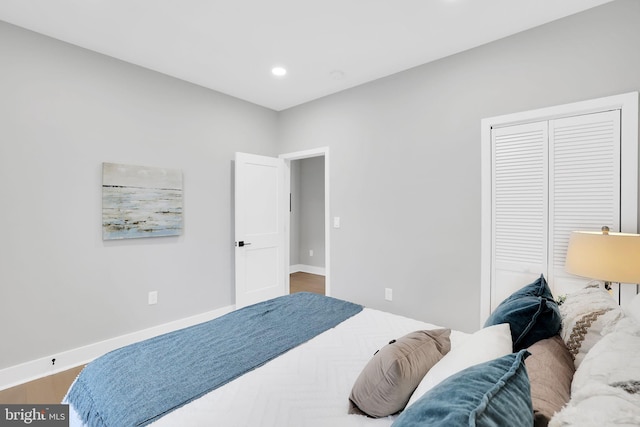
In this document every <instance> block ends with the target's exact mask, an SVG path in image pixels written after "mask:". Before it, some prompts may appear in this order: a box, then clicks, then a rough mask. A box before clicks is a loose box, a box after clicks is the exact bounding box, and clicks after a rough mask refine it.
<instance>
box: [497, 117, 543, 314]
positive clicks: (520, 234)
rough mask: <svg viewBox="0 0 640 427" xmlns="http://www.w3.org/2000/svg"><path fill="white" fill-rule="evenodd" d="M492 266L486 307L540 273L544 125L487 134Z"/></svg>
mask: <svg viewBox="0 0 640 427" xmlns="http://www.w3.org/2000/svg"><path fill="white" fill-rule="evenodd" d="M491 152H492V165H493V167H492V187H493V188H492V211H493V212H492V217H493V233H492V234H493V236H492V247H493V263H492V270H493V271H492V273H493V277H494V283H495V284H497V286H493V287H492V297H491V301H492V302H491V305H492V309H494V308H495V307H496V306H497V304H499V303H500V301H502V300H503V299H504V298H506V297H507V296H508V295H509V294H511V293H512V292H513V291H515V290H517V289H519V288H520V287H522V286H523V285H524V284H526V283H527V281H529V280H534V279H535V278H537V277H538V276H539V275H540V274H541V273H544V274H546V265H547V230H548V218H547V215H548V214H547V212H548V175H549V174H548V163H549V162H548V124H547V122H539V123H530V124H524V125H518V126H509V127H506V128H498V129H494V130H493V132H492V150H491Z"/></svg>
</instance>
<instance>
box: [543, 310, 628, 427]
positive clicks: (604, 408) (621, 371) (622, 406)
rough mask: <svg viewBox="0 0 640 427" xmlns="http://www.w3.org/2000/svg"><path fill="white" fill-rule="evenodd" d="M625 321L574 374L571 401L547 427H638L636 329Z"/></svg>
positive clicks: (594, 349)
mask: <svg viewBox="0 0 640 427" xmlns="http://www.w3.org/2000/svg"><path fill="white" fill-rule="evenodd" d="M632 323H635V322H633V320H632V319H630V318H627V319H623V320H621V321H620V322H618V325H616V328H615V331H613V332H610V333H609V334H607V335H606V336H604V337H602V339H601V340H600V341H598V342H597V343H596V344H595V345H594V346H593V348H592V349H591V351H590V352H589V353H588V354H587V355H586V356H585V358H584V360H583V361H582V363H581V364H580V367H579V368H578V369H577V370H576V373H575V375H574V377H573V383H572V384H571V400H570V401H569V404H568V405H567V406H565V407H564V408H563V409H562V410H561V411H560V412H558V413H557V414H556V415H554V417H553V418H552V419H551V421H550V423H549V426H550V427H568V426H571V427H601V426H638V425H640V387H639V380H640V358H639V357H638V354H640V329H639V328H640V325H638V324H632Z"/></svg>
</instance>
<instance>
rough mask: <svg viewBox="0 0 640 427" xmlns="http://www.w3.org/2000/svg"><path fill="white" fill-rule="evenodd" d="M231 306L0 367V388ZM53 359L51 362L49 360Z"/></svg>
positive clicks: (85, 360)
mask: <svg viewBox="0 0 640 427" xmlns="http://www.w3.org/2000/svg"><path fill="white" fill-rule="evenodd" d="M234 309H235V306H233V305H229V306H226V307H222V308H218V309H216V310H213V311H208V312H206V313H202V314H197V315H195V316H191V317H186V318H184V319H179V320H175V321H173V322H169V323H165V324H162V325H158V326H154V327H151V328H148V329H143V330H141V331H137V332H133V333H130V334H126V335H121V336H119V337H115V338H110V339H108V340H104V341H100V342H97V343H93V344H89V345H86V346H84V347H78V348H75V349H72V350H67V351H63V352H60V353H56V354H51V355H49V356H46V357H41V358H39V359H35V360H31V361H29V362H25V363H21V364H20V365H15V366H10V367H8V368H4V369H1V370H0V390H4V389H7V388H10V387H14V386H16V385H19V384H23V383H26V382H28V381H32V380H36V379H38V378H42V377H45V376H48V375H53V374H57V373H59V372H62V371H66V370H67V369H71V368H74V367H76V366H81V365H85V364H87V363H89V362H90V361H92V360H93V359H95V358H96V357H98V356H101V355H103V354H105V353H108V352H110V351H112V350H115V349H117V348H120V347H123V346H125V345H129V344H133V343H135V342H139V341H142V340H145V339H148V338H152V337H155V336H158V335H162V334H165V333H167V332H172V331H176V330H178V329H183V328H186V327H189V326H193V325H197V324H198V323H202V322H206V321H209V320H212V319H215V318H217V317H220V316H222V315H224V314H227V313H229V312H231V311H233V310H234ZM54 358H55V359H56V363H55V365H52V363H51V360H52V359H54Z"/></svg>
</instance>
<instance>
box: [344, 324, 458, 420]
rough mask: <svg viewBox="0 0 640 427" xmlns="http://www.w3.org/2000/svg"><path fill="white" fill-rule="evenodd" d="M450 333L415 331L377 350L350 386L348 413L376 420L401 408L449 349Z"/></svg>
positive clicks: (435, 330)
mask: <svg viewBox="0 0 640 427" xmlns="http://www.w3.org/2000/svg"><path fill="white" fill-rule="evenodd" d="M450 334H451V330H450V329H434V330H424V331H415V332H411V333H410V334H407V335H405V336H403V337H402V338H399V339H398V340H396V341H392V342H391V343H389V345H387V346H385V347H383V348H382V349H380V351H378V352H377V353H376V354H375V355H374V356H373V358H372V359H371V360H370V361H369V363H367V365H366V366H365V368H364V370H363V371H362V372H361V373H360V376H359V377H358V379H357V380H356V382H355V384H354V385H353V389H352V390H351V395H350V396H349V400H350V401H351V404H352V406H351V409H350V410H349V412H350V413H364V414H366V415H369V416H371V417H376V418H377V417H386V416H388V415H391V414H395V413H397V412H399V411H401V410H402V409H404V407H405V406H406V405H407V402H408V401H409V398H410V397H411V393H413V391H414V390H415V389H416V387H417V386H418V384H420V381H421V380H422V378H423V377H424V375H425V374H426V373H427V372H428V371H429V369H431V367H432V366H433V365H435V364H436V363H437V362H438V361H439V360H440V359H442V357H443V356H444V355H445V354H447V353H448V352H449V350H450V349H451V341H450V338H449V336H450Z"/></svg>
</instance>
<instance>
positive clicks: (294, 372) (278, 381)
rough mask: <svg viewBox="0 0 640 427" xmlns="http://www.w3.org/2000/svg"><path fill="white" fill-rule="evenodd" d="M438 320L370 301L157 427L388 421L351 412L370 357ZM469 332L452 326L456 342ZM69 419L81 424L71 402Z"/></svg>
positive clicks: (304, 426)
mask: <svg viewBox="0 0 640 427" xmlns="http://www.w3.org/2000/svg"><path fill="white" fill-rule="evenodd" d="M436 327H437V326H435V325H432V324H429V323H424V322H420V321H417V320H413V319H408V318H406V317H402V316H397V315H394V314H390V313H385V312H382V311H378V310H373V309H368V308H365V309H364V310H363V311H362V312H360V313H359V314H357V315H355V316H353V317H352V318H350V319H348V320H346V321H344V322H343V323H341V324H340V325H338V326H337V327H335V328H333V329H330V330H328V331H326V332H324V333H322V334H321V335H319V336H317V337H315V338H314V339H312V340H310V341H308V342H306V343H304V344H302V345H300V346H298V347H296V348H294V349H292V350H290V351H289V352H287V353H285V354H283V355H282V356H280V357H278V358H276V359H274V360H272V361H270V362H268V363H267V364H265V365H264V366H262V367H260V368H258V369H256V370H254V371H251V372H249V373H247V374H245V375H243V376H242V377H240V378H238V379H236V380H234V381H232V382H230V383H229V384H226V385H224V386H223V387H220V388H218V389H216V390H214V391H212V392H210V393H208V394H207V395H205V396H203V397H201V398H200V399H197V400H194V401H193V402H191V403H189V404H188V405H185V406H183V407H182V408H179V409H177V410H175V411H173V412H171V413H169V414H168V415H166V416H164V417H163V418H161V419H159V420H158V421H156V422H154V423H153V424H151V425H152V426H153V427H175V426H187V427H189V426H212V425H215V426H219V427H249V426H251V427H255V426H259V427H270V426H273V427H287V426H292V427H294V426H295V427H316V426H317V427H320V426H322V427H326V426H332V427H358V426H390V425H391V424H392V422H393V420H394V417H387V418H382V419H373V418H368V417H364V416H360V415H349V414H348V408H349V393H350V392H351V387H352V386H353V383H354V382H355V380H356V378H357V377H358V375H359V374H360V371H362V369H363V368H364V366H365V365H366V364H367V362H368V361H369V360H370V359H371V356H373V354H374V353H375V352H376V350H378V349H380V348H381V347H383V346H384V345H386V344H387V343H388V342H389V341H390V340H392V339H395V338H399V337H401V336H403V335H405V334H407V333H409V332H412V331H415V330H419V329H434V328H436ZM465 335H466V334H464V333H462V332H458V331H452V333H451V345H452V347H455V346H456V345H459V343H460V342H461V341H462V340H463V337H464V336H465ZM70 418H71V424H70V425H71V426H72V427H73V426H82V423H81V422H80V420H79V419H78V416H77V414H76V413H75V411H74V410H73V407H71V408H70Z"/></svg>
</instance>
